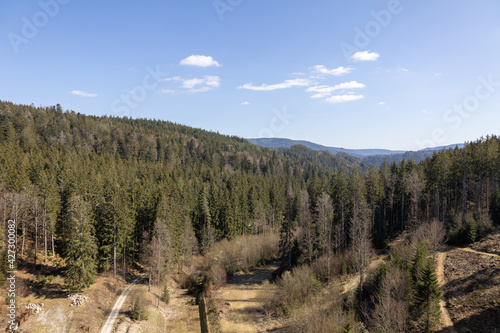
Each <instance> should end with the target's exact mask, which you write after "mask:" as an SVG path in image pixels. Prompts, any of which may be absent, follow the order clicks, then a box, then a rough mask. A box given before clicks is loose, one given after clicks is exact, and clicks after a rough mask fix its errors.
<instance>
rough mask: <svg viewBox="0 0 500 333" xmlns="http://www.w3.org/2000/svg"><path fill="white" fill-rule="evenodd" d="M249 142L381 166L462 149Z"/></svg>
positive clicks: (267, 140) (272, 140)
mask: <svg viewBox="0 0 500 333" xmlns="http://www.w3.org/2000/svg"><path fill="white" fill-rule="evenodd" d="M247 140H248V141H249V142H251V143H253V144H256V145H259V146H262V147H266V148H273V149H276V148H290V147H292V146H294V145H303V146H305V147H307V148H310V149H312V150H316V151H327V152H329V153H331V154H332V155H337V154H338V153H345V154H348V155H350V156H353V157H357V158H359V159H361V160H362V161H365V162H368V163H375V164H381V163H382V162H383V161H384V159H387V161H388V162H392V161H396V162H400V161H401V160H403V159H406V160H408V159H410V158H413V159H414V160H415V161H416V162H419V161H421V160H423V159H425V158H426V157H429V156H432V155H433V154H434V152H436V151H440V150H443V149H454V148H455V147H458V148H462V147H463V146H464V145H463V144H452V145H448V146H439V147H431V148H425V149H421V150H418V151H404V150H389V149H377V148H371V149H346V148H339V147H327V146H323V145H320V144H317V143H314V142H310V141H305V140H291V139H286V138H251V139H247Z"/></svg>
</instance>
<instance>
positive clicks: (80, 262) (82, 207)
mask: <svg viewBox="0 0 500 333" xmlns="http://www.w3.org/2000/svg"><path fill="white" fill-rule="evenodd" d="M69 216H70V222H69V223H68V224H69V226H68V229H69V232H68V244H67V249H66V256H65V259H66V265H67V266H66V283H67V284H68V286H69V288H70V289H72V290H76V291H80V290H81V289H82V288H85V287H88V286H90V285H91V284H92V283H94V278H95V276H96V256H97V245H96V242H95V238H94V235H93V230H94V227H93V225H92V219H91V208H90V204H89V203H87V202H86V201H85V200H83V198H82V197H81V196H74V197H72V198H71V199H70V201H69Z"/></svg>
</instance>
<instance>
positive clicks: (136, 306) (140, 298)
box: [131, 290, 149, 321]
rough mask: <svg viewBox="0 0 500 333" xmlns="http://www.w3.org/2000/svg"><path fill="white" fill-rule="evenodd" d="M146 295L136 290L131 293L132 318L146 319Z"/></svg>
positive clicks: (147, 316) (147, 315)
mask: <svg viewBox="0 0 500 333" xmlns="http://www.w3.org/2000/svg"><path fill="white" fill-rule="evenodd" d="M147 303H148V300H147V297H146V294H145V293H143V292H141V291H139V290H137V291H136V292H134V293H133V295H132V315H131V318H132V320H137V321H141V320H148V318H149V314H148V311H147Z"/></svg>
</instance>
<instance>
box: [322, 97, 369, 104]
mask: <svg viewBox="0 0 500 333" xmlns="http://www.w3.org/2000/svg"><path fill="white" fill-rule="evenodd" d="M363 98H365V96H363V95H335V96H331V97H328V98H327V99H325V101H326V102H328V103H332V104H338V103H344V102H351V101H357V100H360V99H363Z"/></svg>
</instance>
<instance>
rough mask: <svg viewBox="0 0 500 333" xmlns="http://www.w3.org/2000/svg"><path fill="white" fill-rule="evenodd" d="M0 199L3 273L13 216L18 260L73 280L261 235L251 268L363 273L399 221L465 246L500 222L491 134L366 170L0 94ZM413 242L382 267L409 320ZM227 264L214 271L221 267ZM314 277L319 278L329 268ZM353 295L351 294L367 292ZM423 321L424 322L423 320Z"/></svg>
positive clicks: (415, 260)
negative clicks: (274, 241)
mask: <svg viewBox="0 0 500 333" xmlns="http://www.w3.org/2000/svg"><path fill="white" fill-rule="evenodd" d="M0 209H1V212H0V214H1V216H2V224H1V230H2V233H1V234H2V240H1V241H2V242H1V244H2V250H3V252H2V258H1V260H2V261H3V263H2V265H1V267H2V270H3V271H2V272H0V282H1V283H3V282H4V281H5V271H6V269H5V268H6V267H7V265H6V264H5V262H6V260H7V255H6V245H7V233H6V231H7V228H8V226H7V223H8V220H9V219H12V220H15V221H16V222H17V235H18V237H17V245H18V246H17V253H18V257H19V260H20V261H19V262H18V265H35V266H36V265H37V264H41V263H44V262H45V263H46V262H49V261H51V260H55V258H63V259H64V267H63V268H64V270H63V271H64V276H65V279H66V283H67V285H68V286H69V288H71V289H74V290H82V289H83V288H86V287H88V286H90V285H91V284H92V283H93V282H94V280H95V278H96V276H97V275H98V274H100V273H102V272H112V273H113V275H114V276H116V275H123V276H125V275H126V274H127V272H128V271H129V270H131V269H140V270H143V271H144V272H147V273H148V276H149V283H151V284H161V283H162V282H163V281H164V279H165V276H166V275H167V274H169V272H175V271H178V270H180V268H179V267H181V266H182V265H189V264H190V262H191V260H192V258H193V257H194V256H203V255H205V256H208V255H209V254H210V253H211V252H210V251H212V250H213V249H214V248H217V247H218V246H220V244H222V243H224V242H228V241H231V240H233V241H234V240H238V239H239V237H241V236H248V237H259V236H263V237H266V236H269V235H278V236H277V238H279V244H278V245H277V247H278V248H279V252H278V253H274V254H271V255H269V253H267V252H266V254H262V255H258V256H257V257H258V258H257V259H256V260H255V262H253V263H252V264H251V266H252V265H256V264H258V263H259V261H262V260H271V258H278V257H279V258H280V262H281V266H282V268H283V270H290V269H292V268H293V267H297V268H294V269H293V270H292V274H295V273H294V272H298V271H297V269H298V268H300V267H302V266H304V265H308V266H311V267H314V265H317V264H318V262H320V261H321V260H324V258H325V257H326V258H328V259H327V261H328V260H330V258H333V257H338V258H341V261H340V262H339V265H340V266H339V267H340V268H341V270H343V271H356V272H359V274H360V275H361V280H360V281H361V284H362V282H363V274H364V270H365V269H366V268H367V266H368V262H369V257H370V253H371V252H372V251H374V250H377V249H383V248H385V247H386V245H387V244H388V243H389V242H390V241H391V240H392V239H394V237H395V236H397V235H399V234H400V233H402V232H403V231H415V230H418V229H419V228H420V227H421V226H422V225H430V224H426V223H431V222H432V223H434V225H436V224H437V225H439V226H440V227H441V228H443V230H444V232H445V234H446V241H447V242H448V243H449V244H468V243H471V242H474V241H476V240H477V239H479V238H481V237H483V236H485V235H486V234H487V233H489V232H490V231H491V230H492V229H493V228H494V226H495V225H497V226H498V225H499V224H500V139H499V138H498V137H497V136H494V135H493V136H486V137H484V138H479V139H478V140H477V141H474V142H468V143H466V144H465V146H464V148H455V149H450V150H442V151H439V152H436V153H435V154H434V155H433V156H432V157H429V158H426V159H424V160H422V161H421V162H419V163H417V162H415V161H413V160H412V159H410V160H403V161H402V162H400V163H396V162H392V163H389V162H387V161H384V162H382V163H381V165H380V167H377V166H376V165H374V164H368V163H367V162H362V161H360V160H358V159H356V158H354V157H351V156H348V155H343V154H338V155H336V156H333V155H330V154H329V153H326V152H316V151H312V150H310V149H308V148H306V147H304V146H294V147H292V148H286V149H285V148H280V149H277V150H272V149H267V148H262V147H259V146H256V145H253V144H251V143H249V142H247V141H246V140H244V139H242V138H238V137H229V136H225V135H220V134H218V133H214V132H209V131H205V130H201V129H194V128H190V127H187V126H184V125H179V124H174V123H171V122H167V121H160V120H153V119H130V118H127V117H125V118H118V117H110V116H102V117H97V116H86V115H82V114H79V113H77V112H74V111H68V110H63V109H62V107H61V106H60V105H59V104H57V105H55V106H50V107H35V106H34V105H31V106H30V105H16V104H13V103H10V102H0ZM428 245H429V244H427V247H428ZM425 247H426V245H418V246H417V247H416V250H415V251H416V252H414V253H412V254H411V256H412V257H411V260H410V261H411V262H412V264H409V263H406V262H402V261H399V262H398V261H397V259H396V261H395V264H394V267H399V268H400V270H401V269H403V267H405V268H404V269H405V270H407V271H408V272H409V273H408V274H409V277H408V279H409V280H412V281H413V282H414V288H415V293H414V297H417V298H415V299H418V297H420V299H421V302H420V303H418V302H417V301H415V300H414V301H412V302H413V303H411V304H413V305H411V304H410V307H409V310H408V311H410V312H412V313H414V314H415V315H414V316H416V317H418V318H420V319H421V318H424V314H423V312H421V311H420V310H418V309H417V308H418V306H417V305H418V304H423V303H425V302H424V301H423V300H425V297H427V298H428V299H429V297H431V294H432V295H434V296H435V295H437V292H436V291H435V290H433V289H432V288H435V287H434V286H433V284H432V281H433V274H434V273H433V267H432V264H429V263H428V261H427V260H426V259H425V258H426V255H425V253H426V251H427V249H426V248H425ZM270 248H272V246H271V247H270ZM339 260H340V259H339ZM229 266H231V265H229V264H228V265H227V266H226V267H223V268H222V269H223V270H224V273H223V274H225V273H226V272H227V273H228V274H231V273H233V272H229ZM328 267H330V266H328ZM231 269H232V270H234V269H235V267H234V266H232V268H231ZM390 269H391V268H390V267H386V271H385V273H387V271H389V270H390ZM385 273H384V274H385ZM40 274H43V272H42V271H40ZM297 274H299V273H297ZM319 275H320V274H317V272H316V277H317V279H318V281H320V282H322V283H327V281H328V280H329V276H330V273H329V272H328V273H327V274H326V278H323V279H322V278H321V276H319ZM216 277H217V274H211V275H210V274H208V275H206V276H205V278H208V279H214V278H216ZM289 278H290V277H289ZM422 279H424V280H425V281H427V282H426V283H427V284H426V286H427V287H428V288H427V289H425V288H423V287H422V286H423V285H424V284H423V283H424V282H425V281H424V280H422ZM283 281H284V280H283ZM422 281H424V282H422ZM311 288H314V284H312V285H311ZM362 292H363V288H360V295H359V299H360V302H362V300H363V299H365V300H366V299H369V296H367V293H369V291H367V292H366V293H365V294H364V295H363V294H362ZM426 293H427V294H426ZM415 295H417V296H415ZM426 295H427V296H426ZM370 302H372V305H371V306H372V307H373V306H374V304H373V303H374V302H373V301H370ZM278 303H279V302H278ZM375 303H376V302H375ZM417 303H418V304H417ZM415 304H417V305H415ZM412 306H414V307H412ZM277 308H280V305H279V304H278V305H277ZM375 308H376V307H375ZM419 309H420V308H419ZM427 310H428V312H427V314H428V313H429V311H430V310H429V305H428V307H427ZM280 311H281V314H286V313H287V311H288V310H287V309H286V307H283V306H281V310H280ZM419 311H420V312H419ZM278 312H279V311H278ZM420 319H419V320H420ZM419 320H417V319H415V320H414V321H413V322H414V323H417V322H419ZM363 321H365V323H366V321H367V320H363ZM418 325H421V324H420V323H419V324H414V326H415V327H417V326H418ZM422 325H424V326H425V328H422V331H428V329H429V327H430V326H429V322H427V323H425V324H422ZM424 326H422V327H424ZM418 327H420V326H418Z"/></svg>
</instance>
